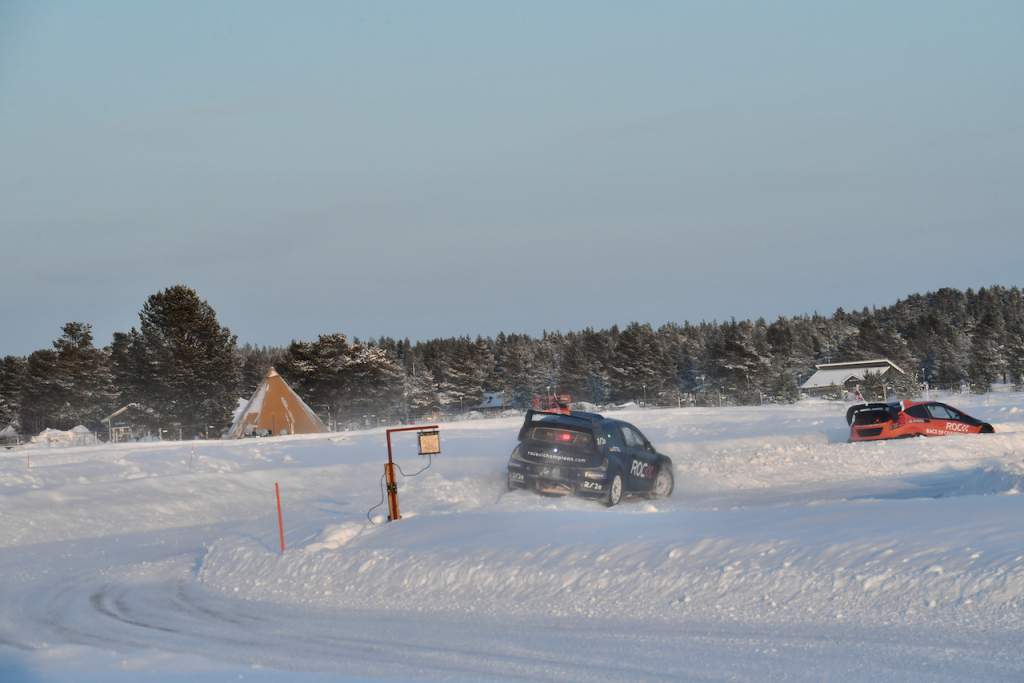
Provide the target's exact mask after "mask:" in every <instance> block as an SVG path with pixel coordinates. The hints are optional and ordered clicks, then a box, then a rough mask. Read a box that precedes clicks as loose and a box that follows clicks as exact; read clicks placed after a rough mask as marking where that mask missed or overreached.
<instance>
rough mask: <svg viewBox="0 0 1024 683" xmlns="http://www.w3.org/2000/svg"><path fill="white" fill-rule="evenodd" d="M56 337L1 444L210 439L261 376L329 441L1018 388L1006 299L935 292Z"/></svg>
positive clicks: (190, 303) (12, 366)
mask: <svg viewBox="0 0 1024 683" xmlns="http://www.w3.org/2000/svg"><path fill="white" fill-rule="evenodd" d="M61 332H62V334H61V336H60V337H59V338H58V339H56V340H55V341H54V342H53V345H52V348H46V349H40V350H38V351H34V352H33V353H31V354H29V355H28V356H25V357H20V356H13V355H8V356H5V357H3V359H2V360H0V427H2V426H4V425H6V424H9V423H10V424H14V425H16V426H17V427H18V428H19V429H20V430H21V431H22V432H24V433H37V432H38V431H40V430H42V429H43V428H45V427H53V428H58V429H67V428H70V427H72V426H74V425H77V424H84V425H86V426H87V427H90V428H92V429H98V430H100V431H101V432H102V431H104V430H105V425H104V424H103V423H102V420H103V418H104V417H105V416H107V415H109V414H110V413H112V412H113V411H114V410H116V409H118V408H119V407H121V406H124V405H127V404H130V403H135V404H137V405H139V406H143V407H144V410H145V412H146V414H147V415H148V416H149V419H151V420H152V422H153V424H154V425H164V426H172V425H173V426H178V427H179V428H181V429H182V431H183V433H184V434H186V435H194V434H202V433H206V432H214V433H215V432H217V431H219V430H223V429H224V428H225V427H226V426H228V424H229V423H230V420H231V415H232V412H233V411H234V410H235V409H236V407H237V402H238V398H239V397H248V396H249V395H250V394H251V393H252V392H253V391H254V390H255V389H256V387H257V386H258V385H259V383H260V381H261V380H262V378H263V376H264V374H265V373H266V371H267V369H268V368H270V367H271V366H273V367H276V368H277V370H278V372H279V373H280V374H281V375H282V376H283V377H284V378H285V380H286V381H288V383H289V384H291V385H292V387H293V388H294V389H295V390H296V391H297V392H298V394H299V395H300V396H301V397H302V398H303V399H304V400H305V401H306V403H307V404H309V405H310V407H311V408H313V409H314V410H315V411H316V412H318V413H319V414H320V415H321V416H323V417H324V418H325V419H326V418H328V417H329V418H330V419H331V420H332V421H335V422H336V423H337V424H339V425H342V426H347V425H359V424H368V423H371V422H372V423H377V422H378V421H381V420H384V421H401V420H408V419H415V418H418V417H422V416H424V415H436V414H437V413H439V412H440V413H461V412H466V411H468V410H470V409H472V408H474V407H476V406H477V405H478V404H479V403H480V401H481V399H482V397H483V395H484V393H485V392H501V393H502V394H503V395H504V397H505V404H506V405H507V406H509V407H514V408H523V407H527V406H528V405H529V403H530V400H531V398H532V397H533V396H534V395H537V394H544V393H549V392H558V393H568V394H570V395H571V396H572V397H573V399H574V400H576V401H586V402H589V403H594V404H598V405H600V404H607V403H613V402H614V403H622V402H627V401H646V402H647V403H648V404H654V405H672V406H676V405H684V404H686V405H722V404H725V405H751V404H758V403H766V402H773V403H788V402H793V401H795V400H797V399H798V398H799V396H800V393H799V389H798V387H799V383H800V382H801V381H802V380H803V379H804V378H806V376H807V375H809V374H810V373H811V372H812V371H813V369H814V366H815V365H816V364H820V363H824V362H842V361H855V360H864V359H869V358H888V359H889V360H891V361H893V362H894V363H896V364H897V365H898V366H900V367H901V368H902V369H903V370H905V371H906V374H905V375H904V376H900V377H896V378H893V379H892V380H889V384H890V387H889V389H890V391H895V392H896V393H897V394H898V395H899V396H900V397H901V398H911V397H913V396H915V395H917V393H918V392H919V391H920V388H921V386H922V385H923V384H925V383H927V384H928V385H930V386H932V387H937V388H945V389H950V388H960V387H964V386H968V387H970V389H971V390H973V391H976V392H985V391H988V390H989V388H990V387H991V385H992V383H994V382H999V381H1001V382H1010V383H1013V384H1014V385H1016V386H1017V387H1021V385H1022V384H1024V296H1022V292H1021V290H1020V289H1018V288H1017V287H1010V288H1007V287H1003V286H993V287H985V288H980V289H978V290H976V291H975V290H972V289H968V290H966V291H961V290H957V289H951V288H944V289H940V290H938V291H935V292H929V293H926V294H913V295H911V296H908V297H907V298H906V299H902V300H899V301H897V302H896V303H895V304H893V305H891V306H886V307H882V308H873V309H870V310H869V309H867V308H865V309H862V310H861V311H851V312H847V311H844V310H843V309H842V308H840V309H837V310H836V311H835V313H833V314H832V315H831V316H824V315H820V314H817V313H815V314H811V315H802V316H792V317H786V316H780V317H779V318H777V319H776V320H774V321H773V322H770V323H769V322H767V321H765V320H764V319H758V320H753V321H751V320H741V321H737V320H735V319H731V320H728V321H725V322H701V323H696V324H694V323H689V322H684V323H668V324H665V325H662V326H660V327H657V328H654V327H652V326H651V325H650V324H647V323H638V322H632V323H629V324H628V325H626V326H625V327H622V328H620V327H618V326H615V325H613V326H611V327H610V328H607V329H602V330H596V329H593V328H586V329H584V330H581V331H576V332H566V333H562V332H544V333H543V334H541V335H540V336H531V335H527V334H505V333H499V334H498V335H497V336H496V337H494V338H491V337H480V336H478V337H476V338H475V339H474V338H470V337H449V338H442V339H431V340H427V341H420V342H415V343H413V342H410V341H409V340H408V339H402V340H397V339H392V338H389V337H382V338H378V339H369V340H360V339H358V338H349V337H348V336H346V335H345V334H342V333H329V334H323V335H320V336H318V337H317V339H314V340H298V341H293V342H292V343H291V344H289V345H288V346H286V347H267V346H254V345H251V344H245V345H242V346H239V344H238V341H237V338H236V336H235V335H234V334H232V333H231V331H230V330H229V329H228V328H226V327H224V326H222V325H221V324H220V323H219V322H218V321H217V317H216V312H215V311H214V309H213V308H212V307H211V306H210V305H209V303H207V302H206V301H205V300H203V299H201V298H200V297H199V295H198V293H196V292H195V290H193V289H191V288H189V287H187V286H184V285H176V286H174V287H170V288H167V289H165V290H164V291H162V292H158V293H156V294H153V295H152V296H150V297H149V298H148V299H147V300H146V302H145V303H144V305H143V307H142V309H141V310H140V312H139V326H138V327H133V328H132V329H131V330H129V331H128V332H116V333H114V335H113V339H112V340H111V342H110V344H109V345H107V346H105V347H97V346H96V345H95V343H94V339H93V336H92V328H91V325H90V324H88V323H84V322H68V323H66V324H65V325H64V326H63V327H62V329H61ZM864 391H865V398H868V399H872V398H875V399H880V398H882V396H883V395H884V394H883V392H884V389H883V388H882V387H881V383H880V381H872V380H868V381H867V382H865V386H864ZM837 393H838V388H837ZM872 394H875V395H872ZM836 397H837V398H838V397H839V396H838V395H837V396H836ZM211 428H212V430H211Z"/></svg>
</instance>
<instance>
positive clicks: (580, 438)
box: [527, 427, 594, 448]
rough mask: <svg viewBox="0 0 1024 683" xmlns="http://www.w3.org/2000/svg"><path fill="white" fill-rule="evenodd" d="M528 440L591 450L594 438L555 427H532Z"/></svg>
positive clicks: (573, 430)
mask: <svg viewBox="0 0 1024 683" xmlns="http://www.w3.org/2000/svg"><path fill="white" fill-rule="evenodd" d="M527 438H529V439H533V440H535V441H546V442H548V443H555V444H559V445H562V446H572V447H574V448H593V447H594V437H593V435H592V434H590V433H588V432H579V431H576V430H575V429H559V428H557V427H534V428H533V429H531V430H530V433H529V436H528V437H527Z"/></svg>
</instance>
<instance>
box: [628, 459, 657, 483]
mask: <svg viewBox="0 0 1024 683" xmlns="http://www.w3.org/2000/svg"><path fill="white" fill-rule="evenodd" d="M629 473H630V474H632V475H633V476H634V477H640V478H641V479H650V478H651V477H653V476H654V465H651V464H649V463H646V462H643V461H642V460H634V461H633V464H632V465H631V466H630V468H629Z"/></svg>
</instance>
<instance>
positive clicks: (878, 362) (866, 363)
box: [814, 358, 906, 374]
mask: <svg viewBox="0 0 1024 683" xmlns="http://www.w3.org/2000/svg"><path fill="white" fill-rule="evenodd" d="M814 367H815V369H817V370H833V369H834V370H839V369H842V368H845V369H847V370H853V369H870V370H876V369H877V370H881V371H883V372H884V371H885V370H888V369H889V368H892V369H893V370H898V371H899V372H900V374H906V373H905V372H903V369H902V368H900V366H898V365H896V364H895V363H893V362H892V361H891V360H889V359H888V358H874V359H872V360H851V361H847V362H845V363H822V364H821V365H815V366H814Z"/></svg>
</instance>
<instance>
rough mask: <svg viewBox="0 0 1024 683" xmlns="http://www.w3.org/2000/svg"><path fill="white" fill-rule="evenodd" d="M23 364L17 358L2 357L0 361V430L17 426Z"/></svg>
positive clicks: (23, 377)
mask: <svg viewBox="0 0 1024 683" xmlns="http://www.w3.org/2000/svg"><path fill="white" fill-rule="evenodd" d="M25 364H26V361H25V359H24V358H19V357H18V356H4V357H3V359H2V360H0V429H3V428H4V427H6V426H7V425H8V424H14V425H15V426H18V425H19V419H18V414H19V412H20V410H21V390H22V386H23V385H24V381H25Z"/></svg>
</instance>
